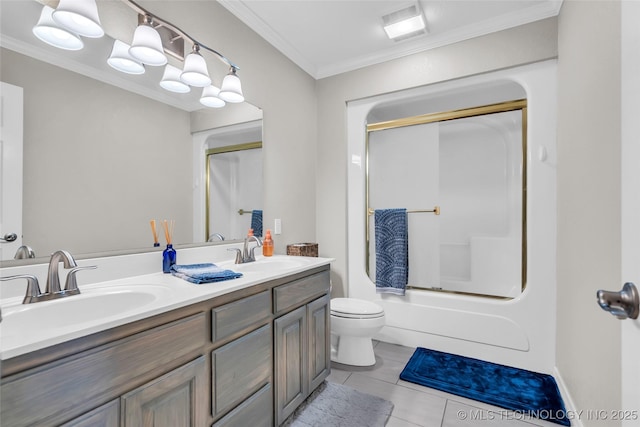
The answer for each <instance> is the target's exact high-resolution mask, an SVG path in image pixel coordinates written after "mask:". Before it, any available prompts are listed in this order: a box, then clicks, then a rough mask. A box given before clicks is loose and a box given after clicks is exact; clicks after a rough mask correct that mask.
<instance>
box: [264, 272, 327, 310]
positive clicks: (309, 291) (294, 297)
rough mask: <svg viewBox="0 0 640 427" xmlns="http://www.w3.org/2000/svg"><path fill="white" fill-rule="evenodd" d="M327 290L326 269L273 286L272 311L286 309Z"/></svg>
mask: <svg viewBox="0 0 640 427" xmlns="http://www.w3.org/2000/svg"><path fill="white" fill-rule="evenodd" d="M327 292H329V272H328V271H322V272H320V273H317V274H314V275H313V276H309V277H305V278H304V279H300V280H296V281H295V282H291V283H287V284H286V285H282V286H278V287H275V288H273V299H274V304H273V311H274V312H275V313H280V312H283V311H287V310H289V309H292V308H294V307H295V306H297V305H301V303H304V302H306V301H307V300H309V299H310V298H313V297H315V296H319V295H322V294H324V293H327Z"/></svg>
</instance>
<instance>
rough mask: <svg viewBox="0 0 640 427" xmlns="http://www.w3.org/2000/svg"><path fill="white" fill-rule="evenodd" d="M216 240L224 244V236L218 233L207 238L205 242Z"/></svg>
mask: <svg viewBox="0 0 640 427" xmlns="http://www.w3.org/2000/svg"><path fill="white" fill-rule="evenodd" d="M216 238H217V239H218V240H221V241H223V242H224V236H223V235H222V234H220V233H213V234H212V235H211V236H209V239H208V240H207V242H213V241H215V239H216Z"/></svg>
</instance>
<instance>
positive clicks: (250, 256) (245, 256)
mask: <svg viewBox="0 0 640 427" xmlns="http://www.w3.org/2000/svg"><path fill="white" fill-rule="evenodd" d="M252 240H255V241H256V243H257V245H256V246H254V247H252V248H249V242H251V241H252ZM260 246H262V240H260V238H259V237H258V236H248V237H245V239H244V246H243V247H242V250H240V249H238V248H229V249H227V250H228V251H236V261H235V263H236V264H244V263H246V262H253V261H255V260H256V255H255V253H254V252H255V250H256V248H259V247H260Z"/></svg>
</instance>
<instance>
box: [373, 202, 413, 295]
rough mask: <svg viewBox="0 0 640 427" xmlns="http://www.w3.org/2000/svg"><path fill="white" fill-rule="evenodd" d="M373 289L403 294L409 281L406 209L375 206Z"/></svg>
mask: <svg viewBox="0 0 640 427" xmlns="http://www.w3.org/2000/svg"><path fill="white" fill-rule="evenodd" d="M374 221H375V233H376V292H377V293H379V294H381V293H391V294H396V295H404V294H405V290H406V288H407V282H408V281H409V236H408V234H409V233H408V227H407V210H406V209H376V210H375V212H374Z"/></svg>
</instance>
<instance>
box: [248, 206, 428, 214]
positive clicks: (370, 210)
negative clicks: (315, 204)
mask: <svg viewBox="0 0 640 427" xmlns="http://www.w3.org/2000/svg"><path fill="white" fill-rule="evenodd" d="M367 212H368V213H369V215H373V213H374V212H375V209H373V208H369V209H368V211H367ZM425 212H427V213H433V214H436V215H440V206H435V207H434V208H433V209H414V210H407V213H425ZM241 215H242V214H241Z"/></svg>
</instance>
